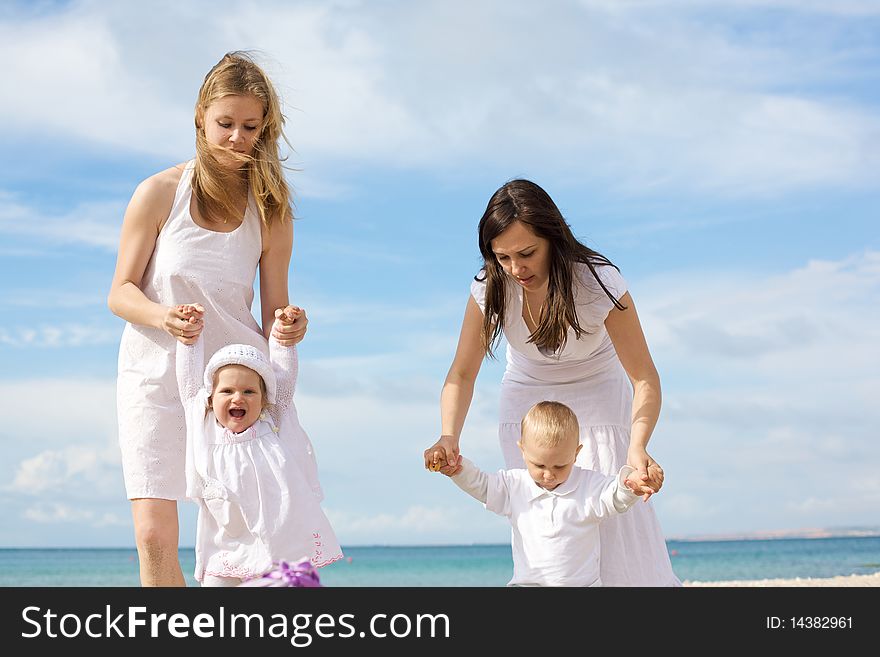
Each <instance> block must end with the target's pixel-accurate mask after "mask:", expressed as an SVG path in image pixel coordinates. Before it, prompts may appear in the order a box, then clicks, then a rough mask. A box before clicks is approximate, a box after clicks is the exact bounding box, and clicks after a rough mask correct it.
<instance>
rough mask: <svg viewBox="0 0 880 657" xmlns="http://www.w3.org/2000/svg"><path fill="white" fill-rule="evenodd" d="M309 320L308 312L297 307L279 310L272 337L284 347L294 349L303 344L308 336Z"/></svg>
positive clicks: (276, 314)
mask: <svg viewBox="0 0 880 657" xmlns="http://www.w3.org/2000/svg"><path fill="white" fill-rule="evenodd" d="M308 325H309V320H308V318H307V317H306V311H305V310H303V309H302V308H298V307H297V306H287V307H285V308H278V309H277V310H276V311H275V322H274V323H273V324H272V334H271V335H272V337H273V338H275V339H276V340H278V342H279V344H281V346H283V347H292V346H293V345H295V344H296V343H298V342H301V341H302V339H303V337H304V336H305V334H306V328H307V327H308Z"/></svg>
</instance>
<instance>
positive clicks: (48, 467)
mask: <svg viewBox="0 0 880 657" xmlns="http://www.w3.org/2000/svg"><path fill="white" fill-rule="evenodd" d="M119 468H120V460H119V453H118V451H117V450H113V449H108V448H104V449H100V450H99V449H95V448H94V447H91V446H83V445H78V446H73V447H67V448H64V449H61V450H45V451H43V452H40V453H39V454H37V455H36V456H33V457H31V458H27V459H25V460H23V461H22V462H21V463H19V465H18V468H17V470H16V473H15V477H14V478H13V480H12V483H11V484H10V485H9V486H7V487H6V489H7V490H8V491H9V492H18V493H24V494H30V495H41V494H43V493H47V492H52V493H55V494H56V495H58V494H62V495H64V496H65V497H67V496H69V495H71V494H73V495H74V496H76V495H78V494H79V493H80V492H81V491H88V492H89V493H90V494H95V493H96V492H98V493H106V492H107V491H108V490H109V489H112V488H114V487H115V486H116V484H117V483H118V471H119ZM72 491H74V492H73V493H72Z"/></svg>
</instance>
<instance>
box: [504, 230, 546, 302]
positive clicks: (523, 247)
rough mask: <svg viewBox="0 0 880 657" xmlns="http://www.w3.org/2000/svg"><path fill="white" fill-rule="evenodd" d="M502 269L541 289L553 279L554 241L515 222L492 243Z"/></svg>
mask: <svg viewBox="0 0 880 657" xmlns="http://www.w3.org/2000/svg"><path fill="white" fill-rule="evenodd" d="M490 246H491V248H492V252H493V253H494V254H495V258H496V259H497V260H498V264H500V265H501V267H502V269H504V271H505V272H507V274H508V275H509V276H511V277H513V280H515V281H516V282H517V283H519V284H520V285H522V286H523V287H524V288H526V289H528V290H539V289H541V288H543V287H545V286H546V285H547V281H549V280H550V242H548V241H547V240H545V239H544V238H543V237H538V236H537V235H535V234H534V233H533V232H532V230H531V229H530V228H529V227H528V226H526V225H525V224H524V223H522V222H520V221H515V222H514V223H513V224H511V225H510V226H509V227H508V228H507V229H506V230H504V231H503V232H502V233H501V234H500V235H499V236H498V237H496V238H495V239H494V240H492V242H491V243H490Z"/></svg>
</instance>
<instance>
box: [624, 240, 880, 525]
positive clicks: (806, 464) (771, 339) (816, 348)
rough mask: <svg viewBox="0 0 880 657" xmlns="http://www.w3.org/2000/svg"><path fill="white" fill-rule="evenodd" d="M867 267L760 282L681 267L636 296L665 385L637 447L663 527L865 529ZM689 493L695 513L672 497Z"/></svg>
mask: <svg viewBox="0 0 880 657" xmlns="http://www.w3.org/2000/svg"><path fill="white" fill-rule="evenodd" d="M878 261H880V254H878V253H876V252H870V251H868V252H863V253H859V254H855V255H853V256H851V257H849V258H845V259H842V260H840V261H812V262H809V263H807V264H806V265H805V266H803V267H801V268H798V269H794V270H792V271H789V272H783V273H779V274H773V275H769V276H764V277H761V276H758V275H757V274H755V273H746V272H737V273H731V274H730V275H729V276H719V275H703V274H699V275H698V274H696V273H695V272H688V273H685V272H681V273H679V274H678V276H677V279H678V280H679V281H681V280H685V279H686V280H687V284H686V285H684V286H683V287H682V286H681V285H679V286H678V287H677V288H673V287H670V281H671V278H667V277H664V278H663V280H656V281H653V282H650V283H648V284H647V285H646V286H645V288H643V289H642V290H641V291H640V292H639V293H638V298H637V299H636V302H637V303H638V307H639V312H640V315H641V317H642V320H643V325H644V327H645V332H646V335H647V336H648V339H649V342H650V344H651V348H652V354H653V355H654V357H655V360H656V361H657V363H658V368H659V370H660V373H661V378H662V379H663V380H664V381H665V382H666V384H665V385H664V411H663V414H662V417H661V420H660V423H659V424H658V427H657V430H656V432H655V435H654V438H653V440H652V450H651V451H652V453H653V454H654V455H655V456H656V457H657V458H658V460H659V461H660V462H661V464H663V466H664V468H666V469H667V487H668V488H669V492H670V495H669V497H668V498H664V497H663V494H662V493H661V495H658V496H657V497H656V498H655V500H656V502H655V504H656V505H657V506H658V508H659V509H660V510H661V511H662V517H663V518H664V519H665V520H668V522H669V528H670V529H671V530H673V531H674V532H675V533H682V532H683V528H684V527H686V526H689V525H690V526H693V524H694V520H695V518H696V517H703V518H705V520H704V522H705V528H706V531H709V529H710V528H714V529H715V530H716V531H728V530H730V531H732V530H736V529H740V530H742V529H748V528H750V527H751V528H758V527H760V528H765V529H773V528H780V527H785V526H792V525H793V526H802V525H804V524H811V525H823V524H824V525H825V526H833V525H840V524H852V525H858V524H865V523H868V522H870V518H871V517H872V514H874V510H873V509H876V504H877V500H878V494H877V490H876V487H875V488H874V489H873V490H872V489H871V488H870V486H867V487H866V485H865V484H866V482H869V481H871V479H872V477H873V478H874V479H876V475H874V474H873V473H871V472H870V471H869V469H868V468H867V467H865V465H864V464H869V463H876V461H877V456H878V453H877V446H876V434H877V432H876V426H877V425H878V423H880V410H878V407H877V405H876V403H875V397H876V391H877V390H880V376H878V374H877V372H878V371H880V351H878V350H877V348H876V329H875V327H876V326H877V325H878V323H880V310H878V308H880V303H878V302H880V267H878ZM682 289H684V290H686V294H684V295H682V292H681V290H682ZM750 346H751V347H753V348H751V349H750ZM670 381H672V382H670ZM872 390H873V391H874V392H873V393H871V392H870V391H872ZM702 497H705V503H706V506H707V508H708V509H710V510H711V513H709V514H706V513H705V512H704V513H701V514H700V515H699V516H694V514H693V510H692V509H691V508H690V506H689V504H687V503H682V501H681V500H682V498H684V499H685V500H688V501H693V499H694V498H696V499H700V498H702ZM795 512H797V514H795ZM786 514H789V515H786ZM692 533H693V532H692Z"/></svg>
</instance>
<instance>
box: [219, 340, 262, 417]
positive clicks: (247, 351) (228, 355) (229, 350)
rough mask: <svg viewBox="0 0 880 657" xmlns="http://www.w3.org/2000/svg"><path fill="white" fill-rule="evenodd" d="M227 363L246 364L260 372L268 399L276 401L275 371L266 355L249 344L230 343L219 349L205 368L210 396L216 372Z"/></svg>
mask: <svg viewBox="0 0 880 657" xmlns="http://www.w3.org/2000/svg"><path fill="white" fill-rule="evenodd" d="M226 365H244V366H245V367H248V368H250V369H252V370H253V371H254V372H256V373H257V374H259V375H260V376H261V377H262V379H263V383H265V384H266V400H267V401H268V402H269V403H270V404H274V403H275V372H274V371H273V370H272V364H271V363H270V362H269V359H268V358H266V355H265V354H264V353H263V352H262V351H260V350H259V349H257V348H256V347H252V346H250V345H249V344H230V345H226V346H225V347H223V348H222V349H218V350H217V351H215V352H214V355H213V356H211V360H209V361H208V366H207V367H206V368H205V390H207V391H208V396H211V394H212V393H213V387H214V374H215V373H216V372H217V370H219V369H220V368H221V367H225V366H226Z"/></svg>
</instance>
